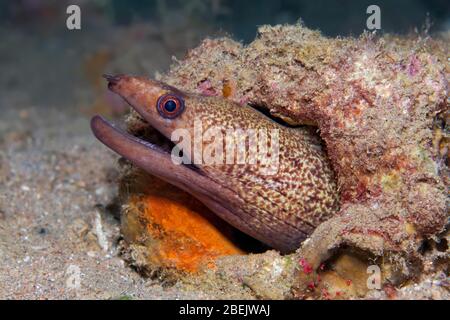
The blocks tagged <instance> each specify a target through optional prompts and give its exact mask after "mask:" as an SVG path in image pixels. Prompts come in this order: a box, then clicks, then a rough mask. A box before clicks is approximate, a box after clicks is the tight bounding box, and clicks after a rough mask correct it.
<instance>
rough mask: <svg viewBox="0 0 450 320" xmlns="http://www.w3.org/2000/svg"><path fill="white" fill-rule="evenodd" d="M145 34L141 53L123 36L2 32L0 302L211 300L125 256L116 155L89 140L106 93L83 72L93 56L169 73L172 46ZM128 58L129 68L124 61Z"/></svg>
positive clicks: (130, 38) (0, 74)
mask: <svg viewBox="0 0 450 320" xmlns="http://www.w3.org/2000/svg"><path fill="white" fill-rule="evenodd" d="M144 29H145V30H146V31H145V32H147V33H145V32H144V37H147V38H149V39H150V40H149V41H148V42H147V46H145V45H143V46H140V48H142V50H140V49H139V50H137V51H136V49H134V48H133V47H130V46H129V43H128V42H127V41H126V40H127V39H124V38H123V37H122V36H123V34H121V31H119V30H117V32H116V33H113V34H117V36H109V37H106V38H105V37H104V33H103V35H101V34H97V35H96V34H93V35H89V36H85V35H78V36H74V37H73V38H70V39H67V37H66V38H65V37H63V36H58V35H40V36H35V35H30V34H29V32H27V31H26V30H22V31H20V30H17V31H11V30H0V34H1V39H2V42H1V44H0V70H1V72H0V88H1V89H0V92H1V95H0V299H66V298H79V299H88V298H95V299H115V298H117V299H119V298H146V299H206V298H214V297H213V296H211V295H206V294H205V293H202V292H195V291H192V290H190V291H186V290H182V288H180V287H179V286H177V285H175V286H172V287H169V288H163V286H162V285H161V284H160V283H159V282H158V281H153V280H147V279H144V278H142V277H141V276H140V275H139V274H137V273H136V272H135V271H134V270H132V269H131V268H129V267H128V266H127V265H126V264H125V263H124V261H123V260H122V259H121V258H120V257H119V252H118V240H119V237H120V232H119V220H118V218H117V210H112V209H110V208H109V205H110V204H111V203H113V202H114V198H115V196H117V178H118V172H117V170H116V167H117V159H118V156H116V155H115V154H113V153H112V152H110V151H109V150H107V148H106V147H104V146H103V145H102V144H100V143H99V142H98V141H96V139H95V138H94V137H93V135H92V134H91V130H90V128H89V118H90V116H91V115H92V114H93V113H94V111H93V110H92V108H94V107H93V105H94V104H95V100H96V99H97V95H101V94H103V92H101V91H100V93H98V92H97V91H95V90H94V89H93V84H92V83H90V82H89V81H88V78H89V74H87V75H86V70H85V69H86V60H88V59H89V56H90V55H94V57H95V55H96V54H97V55H100V57H101V56H102V53H100V54H98V53H97V52H99V51H100V52H103V51H105V50H108V48H110V47H114V48H115V50H118V52H121V54H117V55H115V56H114V58H110V59H109V60H108V63H110V64H115V65H119V67H117V68H116V71H117V69H123V70H122V71H123V72H126V71H127V70H128V69H129V70H130V72H135V73H139V72H144V71H143V70H146V69H148V70H150V71H156V70H157V69H158V67H161V68H167V67H168V65H169V63H170V59H171V56H170V54H169V52H170V51H173V48H169V49H168V48H167V44H165V45H162V44H161V41H162V40H161V39H159V38H158V39H157V40H152V39H153V36H152V32H153V31H154V29H153V31H152V28H151V27H145V28H144ZM135 30H136V29H133V30H131V31H129V30H125V31H123V33H134V32H135ZM149 30H150V31H149ZM140 36H141V35H140ZM128 38H129V39H128V41H131V42H132V41H135V39H133V37H128ZM99 39H100V40H99ZM101 39H108V40H101ZM67 41H71V42H72V43H71V44H70V45H68V46H67V49H63V50H61V49H59V47H60V45H61V43H60V42H67ZM152 41H153V42H152ZM115 42H120V43H121V44H122V45H123V46H124V48H120V47H118V46H117V45H115V44H114V43H115ZM105 48H106V49H105ZM125 48H126V50H125ZM150 51H151V52H152V53H153V57H149V59H147V60H146V61H148V62H147V64H146V65H145V66H143V64H144V63H143V60H144V59H142V55H144V54H146V53H148V52H150ZM109 54H110V52H108V55H109ZM126 55H128V56H130V55H131V58H130V59H129V60H130V61H132V62H130V63H127V62H123V61H122V60H121V59H123V57H124V56H126ZM100 60H102V59H100ZM118 61H119V62H118ZM102 63H104V61H100V62H98V63H97V64H102ZM127 64H128V67H127ZM120 65H125V67H123V68H121V67H120ZM94 67H96V66H95V64H94ZM99 68H102V66H100V67H99ZM141 70H142V71H141ZM94 72H96V71H94ZM100 75H101V74H99V76H100ZM105 91H106V88H105Z"/></svg>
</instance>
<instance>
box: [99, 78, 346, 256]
mask: <svg viewBox="0 0 450 320" xmlns="http://www.w3.org/2000/svg"><path fill="white" fill-rule="evenodd" d="M105 78H106V79H107V81H108V88H109V89H110V90H111V91H113V92H115V93H117V94H119V95H120V96H121V97H122V98H124V99H125V100H126V101H127V102H128V103H129V104H130V105H131V107H132V108H133V109H134V110H135V111H136V112H137V113H138V114H139V115H140V116H141V117H142V118H143V119H144V120H145V121H146V122H148V124H149V125H150V126H152V127H154V128H155V129H156V130H158V131H159V132H160V133H162V134H163V135H164V136H165V137H166V138H168V139H171V137H172V138H173V136H174V135H175V136H180V135H179V133H180V132H181V133H185V134H189V135H190V136H191V137H195V135H196V134H198V131H196V130H199V128H198V124H199V123H200V124H201V128H202V129H203V131H202V132H207V131H208V129H211V130H212V129H216V131H214V130H213V132H215V133H218V134H219V135H211V136H210V137H209V138H211V139H208V138H206V137H203V138H202V139H200V142H198V141H197V142H195V141H192V140H189V139H188V138H187V137H186V136H184V137H183V139H180V140H184V143H185V144H184V146H185V147H186V148H185V149H183V152H184V153H183V154H182V157H181V153H179V156H180V157H179V158H173V157H172V155H173V152H172V154H171V153H170V152H167V151H165V150H163V149H162V148H160V147H159V146H158V145H156V144H152V143H150V142H148V141H146V140H143V139H140V138H137V137H135V136H133V135H131V134H129V133H125V132H123V131H121V130H119V129H118V128H116V127H115V126H114V125H112V124H110V123H108V122H107V121H106V120H105V119H103V118H102V117H100V116H94V117H93V118H92V120H91V128H92V131H93V133H94V135H95V136H96V137H97V138H98V139H99V140H100V141H101V142H102V143H104V144H105V145H106V146H108V147H109V148H111V149H112V150H114V151H115V152H117V153H118V154H120V155H121V156H123V157H125V158H126V159H128V160H129V161H131V162H132V163H134V164H135V165H136V166H138V167H140V168H142V169H144V170H145V171H147V172H149V173H150V174H153V175H155V176H157V177H159V178H161V179H164V180H166V181H168V182H169V183H171V184H173V185H175V186H177V187H179V188H181V189H183V190H185V191H187V192H188V193H190V194H192V195H193V196H194V197H195V198H197V199H199V200H200V201H201V202H203V203H204V204H205V205H206V206H207V207H209V208H210V209H211V210H212V211H213V212H214V213H216V214H217V215H218V216H219V217H221V218H222V219H224V220H225V221H227V222H228V223H230V224H231V225H233V226H234V227H236V228H237V229H239V230H241V231H242V232H244V233H247V234H248V235H250V236H252V237H254V238H256V239H258V240H260V241H261V242H263V243H265V244H267V245H269V246H270V247H272V248H274V249H277V250H280V251H281V252H284V253H286V252H292V251H293V250H295V249H297V248H298V247H299V246H300V244H301V242H302V241H303V240H305V238H306V237H308V235H309V234H311V233H312V231H313V230H314V229H315V228H316V227H317V225H319V224H320V223H321V222H323V221H325V220H327V219H329V218H330V217H331V216H332V215H333V214H335V213H336V211H337V206H338V195H337V187H336V184H335V181H334V176H333V172H332V170H331V168H330V165H329V163H328V161H327V158H326V155H325V153H324V152H323V150H322V149H321V147H320V144H318V143H317V141H315V140H314V136H313V135H311V133H310V131H308V130H305V129H300V128H289V127H286V126H283V125H281V124H279V123H277V122H275V121H273V120H272V119H270V118H268V117H267V116H265V115H264V114H262V113H261V112H259V111H257V110H255V109H254V108H252V107H250V106H248V105H239V104H236V103H234V102H232V101H229V100H226V99H224V98H221V97H210V96H203V95H196V94H191V93H186V92H182V91H181V90H178V89H176V88H174V87H171V86H169V85H167V84H164V83H162V82H158V81H154V80H150V79H146V78H142V77H132V76H126V75H118V76H107V75H105ZM217 128H218V129H217ZM180 129H181V131H180ZM246 132H250V133H252V134H254V135H253V136H252V135H251V134H249V135H247V136H245V135H244V137H246V139H247V138H248V139H247V140H245V141H244V143H243V144H237V143H235V146H236V148H235V149H230V150H231V151H234V152H235V151H236V149H238V151H245V152H246V153H245V154H246V155H247V157H242V158H238V156H235V157H234V160H235V161H234V162H233V161H225V160H226V159H228V158H226V157H225V156H223V157H222V158H223V159H224V161H223V162H220V161H217V162H211V161H210V162H205V161H198V159H196V158H198V157H199V156H200V158H201V155H202V152H203V153H205V152H206V151H211V145H217V144H213V140H215V139H217V140H220V139H219V138H221V137H225V138H223V139H222V141H228V142H230V141H231V142H232V141H234V142H236V141H237V140H238V139H239V138H241V137H242V135H243V133H246ZM255 132H256V133H262V132H265V133H266V135H265V136H264V137H263V136H262V135H261V136H258V135H256V134H255ZM220 134H223V135H220ZM229 136H231V138H230V139H229V140H226V139H228V137H229ZM212 137H214V139H212ZM218 137H219V138H218ZM251 137H256V140H250V138H251ZM263 138H264V139H263ZM272 138H276V139H272ZM233 139H234V140H233ZM193 140H195V139H193ZM261 140H262V141H263V143H261V145H260V144H258V146H261V148H260V149H258V148H257V149H251V148H252V147H254V146H252V143H250V141H253V142H257V141H261ZM240 141H241V142H242V140H240ZM216 142H217V141H216ZM258 143H260V142H258ZM195 144H196V145H195ZM180 145H181V144H180ZM232 145H233V144H232V143H230V144H226V143H225V142H224V143H223V144H222V145H220V144H219V147H218V148H216V147H214V148H213V151H212V152H210V155H212V156H213V159H217V158H214V156H217V155H218V154H220V153H221V152H222V151H223V152H224V153H225V152H228V153H229V154H230V153H231V151H230V150H229V149H226V146H232ZM177 146H179V145H177ZM182 146H183V145H182ZM188 146H191V147H192V148H191V149H189V148H187V147H188ZM264 147H265V148H264ZM272 147H276V148H272ZM239 148H240V149H239ZM242 149H244V150H242ZM186 150H187V151H188V152H186ZM202 150H203V151H202ZM251 150H253V153H251V152H250V151H251ZM260 150H262V151H264V150H265V151H267V152H266V154H265V155H264V154H263V153H262V152H259V151H260ZM178 151H180V148H179V149H178ZM258 152H259V153H258ZM267 155H269V159H271V161H268V162H267V161H266V162H264V159H266V160H267V157H264V156H267ZM174 159H175V160H176V159H178V160H179V159H182V160H183V163H181V164H179V162H180V161H178V162H177V161H174ZM219 159H220V158H219ZM230 159H231V160H233V158H231V157H230ZM238 159H241V160H242V159H244V160H245V159H246V160H248V161H244V162H242V161H240V162H239V161H237V160H238ZM189 160H190V162H191V163H189ZM192 160H193V161H192ZM196 160H197V161H196ZM252 160H253V161H252ZM192 162H193V164H192ZM262 169H266V170H262ZM269 169H270V170H269Z"/></svg>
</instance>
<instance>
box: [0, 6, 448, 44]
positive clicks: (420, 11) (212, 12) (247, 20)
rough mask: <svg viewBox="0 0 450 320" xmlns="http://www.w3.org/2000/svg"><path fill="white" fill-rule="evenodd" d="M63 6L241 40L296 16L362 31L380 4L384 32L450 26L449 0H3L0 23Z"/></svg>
mask: <svg viewBox="0 0 450 320" xmlns="http://www.w3.org/2000/svg"><path fill="white" fill-rule="evenodd" d="M67 4H80V6H81V7H82V9H85V12H83V13H85V15H86V18H87V19H92V18H93V17H94V16H95V17H98V16H105V17H107V18H108V19H110V21H111V22H112V23H114V24H121V25H126V24H131V23H134V22H136V21H155V22H161V21H164V22H165V23H168V24H170V23H172V24H177V23H179V20H180V16H181V15H182V16H184V17H183V18H186V17H187V16H188V17H189V18H190V19H192V20H195V21H196V23H197V24H199V25H201V24H208V25H211V26H212V27H213V29H214V30H219V31H225V32H227V33H230V34H231V35H233V36H234V37H235V38H237V39H240V40H244V41H250V40H251V39H252V38H253V37H254V35H255V31H256V27H257V26H258V25H261V24H278V23H295V22H297V21H298V20H299V19H300V18H301V19H302V20H303V21H304V22H305V24H306V25H307V26H308V27H311V28H317V29H320V30H321V31H322V32H323V33H325V34H326V35H330V36H336V35H349V34H356V35H357V34H360V33H361V31H362V30H363V29H364V26H365V21H366V18H367V16H366V14H365V9H366V8H367V7H368V6H369V5H371V4H376V5H379V6H380V7H381V10H382V29H383V31H385V32H395V33H404V32H409V31H412V30H413V29H414V28H415V27H419V28H420V27H421V26H422V25H423V24H424V23H425V20H426V18H427V16H429V20H430V21H431V23H432V29H431V30H432V31H437V30H444V29H446V28H448V27H449V24H450V16H449V12H450V1H448V0H395V1H394V0H390V1H389V0H334V1H333V0H313V1H311V0H279V1H275V0H245V1H242V0H187V1H186V0H150V1H144V0H128V1H124V0H102V1H98V0H97V1H96V0H86V1H80V0H78V1H75V0H74V1H64V0H2V1H0V17H1V24H3V25H8V26H14V27H26V26H29V25H36V26H37V27H39V26H41V27H42V25H43V24H47V25H52V23H51V22H52V21H58V20H59V19H58V11H61V7H64V6H65V5H67ZM62 10H63V9H62ZM89 15H90V17H89Z"/></svg>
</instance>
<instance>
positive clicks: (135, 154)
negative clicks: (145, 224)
mask: <svg viewBox="0 0 450 320" xmlns="http://www.w3.org/2000/svg"><path fill="white" fill-rule="evenodd" d="M91 129H92V132H93V133H94V135H95V136H96V137H97V139H99V140H100V141H101V142H102V143H103V144H105V145H106V146H108V147H109V148H111V149H112V150H114V151H115V152H117V153H118V154H120V155H121V156H123V157H125V158H127V159H128V160H130V161H131V162H133V163H134V164H135V165H136V166H138V167H140V168H142V169H144V170H145V171H146V172H148V173H150V174H153V175H155V176H157V177H159V178H160V179H163V180H165V181H167V182H169V183H171V184H173V185H175V186H177V187H179V188H180V189H182V190H184V191H186V192H188V193H190V194H192V195H193V196H194V197H195V198H197V199H199V200H200V201H201V202H203V203H204V204H205V205H206V206H207V207H209V208H210V209H211V210H212V211H213V212H215V213H216V214H217V215H218V216H220V217H221V218H223V219H224V220H226V221H228V223H230V224H231V225H234V226H235V227H237V228H238V229H240V230H241V231H242V232H244V233H247V234H249V235H250V236H252V237H254V238H256V239H258V240H260V241H262V242H264V243H266V244H268V245H269V246H271V247H273V248H276V249H278V250H281V251H284V252H289V251H292V248H293V245H294V243H290V242H291V241H292V239H284V237H281V235H280V234H279V237H275V236H274V235H273V234H271V235H270V236H265V235H264V234H261V233H260V232H258V231H257V230H255V227H254V226H252V225H251V224H250V223H249V222H248V221H247V219H246V217H247V216H248V215H247V214H246V213H245V212H244V211H243V210H242V207H243V205H244V203H243V202H242V199H239V197H237V196H236V195H235V194H234V193H233V192H231V191H230V190H229V189H227V188H224V187H222V186H221V185H219V184H218V183H216V182H214V181H213V180H211V179H210V178H208V177H207V176H204V175H203V174H202V173H201V171H197V170H196V169H195V168H190V167H188V166H185V165H183V164H181V165H178V164H175V163H173V162H172V159H171V156H170V153H168V152H165V151H164V150H162V149H160V148H159V147H158V146H157V145H154V144H152V143H149V142H147V141H144V140H141V139H139V138H137V137H135V136H132V135H130V134H128V133H126V132H123V131H122V130H120V129H118V128H116V127H115V126H114V125H113V124H111V123H109V122H108V121H106V120H105V119H104V118H103V117H101V116H98V115H97V116H94V117H93V118H92V120H91ZM224 199H226V201H224Z"/></svg>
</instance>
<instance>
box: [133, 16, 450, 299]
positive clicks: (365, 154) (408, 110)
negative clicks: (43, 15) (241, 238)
mask: <svg viewBox="0 0 450 320" xmlns="http://www.w3.org/2000/svg"><path fill="white" fill-rule="evenodd" d="M448 44H449V41H448V34H447V35H446V36H445V35H444V36H443V37H442V38H441V39H439V38H438V37H437V38H431V37H429V36H425V37H423V36H422V35H412V36H410V37H404V36H403V37H397V36H383V37H377V36H374V35H372V34H368V33H365V34H363V35H362V36H361V37H358V38H353V37H348V38H336V39H333V38H327V37H324V36H322V35H321V34H320V32H319V31H314V30H310V29H308V28H305V27H303V26H302V25H283V26H282V25H278V26H262V27H260V28H259V30H258V36H257V38H256V39H255V40H254V41H253V42H252V43H250V44H248V45H243V44H241V43H239V42H236V41H233V40H232V39H229V38H222V39H206V40H205V41H203V43H202V44H201V45H200V46H199V47H197V48H195V49H193V50H191V51H190V52H189V53H188V54H187V55H186V57H185V59H183V60H182V61H177V62H176V63H174V65H173V66H172V67H171V69H170V71H169V72H168V73H167V74H165V75H163V76H162V77H161V80H163V81H165V82H167V83H169V84H171V85H174V86H176V87H177V88H180V89H183V90H187V91H191V92H199V93H202V92H204V91H205V86H204V85H203V84H208V86H207V91H208V92H216V94H219V93H220V92H221V91H222V92H224V87H225V89H227V88H233V90H232V91H231V92H229V90H228V89H227V90H225V92H226V96H227V98H228V99H231V100H233V101H236V102H239V103H242V102H245V103H250V104H252V105H258V106H260V107H266V108H267V109H268V110H269V111H270V113H271V114H272V115H274V116H278V117H280V118H283V119H284V120H285V121H288V122H290V123H296V124H299V123H303V124H304V123H315V124H316V125H317V126H318V128H319V130H320V131H319V132H320V136H321V138H322V139H323V140H324V142H325V144H326V146H327V155H328V158H329V159H330V162H331V165H332V167H333V169H334V171H335V173H336V178H337V185H338V188H339V191H340V195H341V197H340V199H341V203H340V212H339V213H338V214H337V215H335V216H334V217H333V218H332V219H329V220H327V221H326V222H324V223H322V224H321V225H320V226H319V227H318V228H316V229H315V231H314V233H313V234H312V235H311V237H310V238H309V240H308V241H307V242H304V244H303V246H302V248H301V249H300V250H299V251H298V255H299V256H301V257H302V258H304V259H306V260H308V262H309V263H310V264H311V266H312V268H313V269H314V270H315V269H316V268H317V267H318V266H319V265H320V263H321V262H322V261H324V260H327V259H328V258H330V256H332V255H333V254H335V253H336V249H339V248H340V247H346V248H348V249H347V250H353V249H355V248H356V249H362V250H364V251H366V252H369V253H370V254H374V255H375V256H384V257H385V258H386V260H389V261H390V262H391V264H392V269H395V270H397V271H398V272H399V273H401V274H402V275H404V276H406V277H411V276H413V275H417V270H420V268H421V265H422V264H424V263H423V262H422V261H421V260H422V257H421V255H420V254H419V253H418V248H419V247H420V246H421V243H422V241H424V239H426V238H429V237H435V236H438V235H439V234H440V233H441V232H442V231H443V230H445V226H446V223H447V221H448V217H449V214H448V213H449V211H448V194H449V193H448V178H447V177H446V175H448V169H447V166H446V164H445V161H444V160H443V159H445V154H444V155H439V153H438V148H434V147H433V141H434V142H435V143H434V145H440V144H441V141H442V137H441V138H438V139H436V136H433V134H434V133H433V131H432V128H433V122H434V119H435V116H436V115H439V114H442V113H444V112H445V111H447V112H448V109H449V104H448V79H449V69H448V62H447V57H448V52H449V50H448V48H449V46H448ZM224 96H225V94H224ZM135 122H136V121H133V120H130V121H129V126H130V127H131V128H132V127H134V123H135ZM443 149H444V151H445V148H443ZM439 152H442V149H441V150H439ZM313 275H314V273H311V274H309V275H308V277H299V281H298V283H297V285H298V287H299V288H302V289H301V290H298V292H304V291H308V289H307V285H308V283H310V282H311V276H313ZM403 278H404V277H395V278H392V279H390V280H389V281H392V282H399V279H403Z"/></svg>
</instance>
